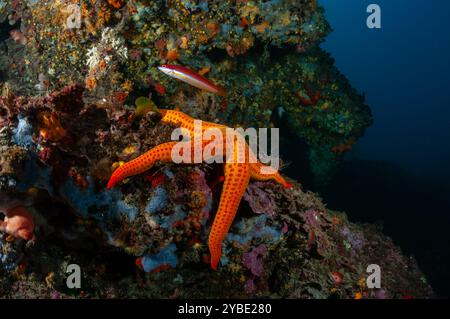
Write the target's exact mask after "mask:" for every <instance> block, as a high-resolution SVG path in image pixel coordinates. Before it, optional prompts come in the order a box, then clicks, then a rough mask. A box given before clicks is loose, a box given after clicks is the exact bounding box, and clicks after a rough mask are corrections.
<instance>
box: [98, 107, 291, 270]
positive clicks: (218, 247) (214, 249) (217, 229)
mask: <svg viewBox="0 0 450 319" xmlns="http://www.w3.org/2000/svg"><path fill="white" fill-rule="evenodd" d="M158 111H159V112H160V113H161V115H162V119H161V120H162V122H163V123H167V124H173V125H176V126H178V127H180V128H184V129H186V130H187V131H189V133H190V135H191V137H195V136H196V134H203V133H204V132H205V130H207V129H210V128H216V129H219V130H224V129H226V128H227V127H226V126H225V125H220V124H216V123H211V122H202V128H201V132H200V131H199V132H197V131H195V130H194V119H193V118H192V117H190V116H188V115H186V114H185V113H183V112H180V111H176V110H158ZM202 136H203V135H202ZM178 143H192V142H191V141H187V142H168V143H163V144H160V145H158V146H156V147H154V148H152V149H151V150H149V151H147V152H146V153H144V154H142V155H141V156H139V157H137V158H136V159H134V160H132V161H130V162H128V163H125V164H124V165H122V166H120V167H119V168H118V169H117V170H116V171H114V173H113V174H112V176H111V178H110V180H109V182H108V186H107V187H108V188H112V187H114V186H115V185H116V184H118V183H119V182H121V181H122V180H124V179H126V178H128V177H130V176H133V175H137V174H141V173H143V172H145V171H147V170H148V169H150V168H151V167H152V166H153V165H154V164H155V163H156V162H157V161H159V162H171V161H172V148H173V147H174V146H175V145H176V144H178ZM211 143H212V141H211V140H209V141H205V140H202V141H201V146H202V147H201V149H202V150H203V149H204V148H205V146H207V145H211ZM227 143H233V144H234V159H227V161H226V162H225V169H224V171H225V179H224V185H223V190H222V195H221V197H220V203H219V209H218V211H217V214H216V217H215V219H214V222H213V225H212V227H211V232H210V234H209V240H208V246H209V251H210V253H211V268H213V269H214V270H216V269H217V265H218V263H219V260H220V256H221V254H222V242H223V240H224V239H225V237H226V235H227V233H228V230H229V229H230V227H231V224H232V222H233V220H234V217H235V215H236V212H237V210H238V207H239V203H240V202H241V198H242V196H243V195H244V192H245V189H246V188H247V185H248V183H249V181H250V178H253V179H256V180H260V181H267V180H274V181H276V182H277V183H279V184H281V185H283V186H284V187H286V188H288V187H292V185H291V184H289V183H288V182H286V181H285V180H284V178H283V177H282V176H281V175H280V174H279V173H278V172H275V173H270V174H265V173H263V170H262V168H264V166H265V165H264V164H262V163H261V162H259V161H256V162H255V161H250V160H249V159H250V156H254V155H253V153H252V152H251V150H250V149H249V147H248V145H247V143H238V140H237V138H234V140H233V141H230V140H226V141H225V142H224V143H223V144H224V147H226V146H227ZM191 150H192V152H191V158H192V157H193V156H194V148H191ZM239 152H241V153H239ZM238 154H245V160H244V161H241V162H239V161H237V156H238ZM204 160H205V159H204Z"/></svg>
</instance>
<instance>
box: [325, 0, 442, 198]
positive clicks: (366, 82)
mask: <svg viewBox="0 0 450 319" xmlns="http://www.w3.org/2000/svg"><path fill="white" fill-rule="evenodd" d="M319 3H320V4H322V5H323V6H324V7H325V9H326V16H327V19H328V21H329V23H330V24H331V26H332V28H333V29H334V32H333V33H332V34H331V35H330V36H329V37H328V38H327V40H326V42H325V43H324V44H323V45H322V47H323V48H325V49H326V50H327V51H329V52H331V53H332V55H333V57H334V58H335V59H336V64H337V67H338V68H339V69H340V70H341V71H342V72H343V73H344V74H345V75H346V76H347V77H348V78H349V80H350V82H351V83H352V85H353V86H354V87H355V88H357V89H358V91H359V92H364V93H365V95H366V98H367V103H368V104H369V105H370V107H371V109H372V111H373V114H374V120H375V122H374V124H373V126H372V127H371V128H370V129H368V131H367V133H366V136H365V137H364V138H363V139H362V140H361V141H360V142H359V143H358V144H357V146H356V147H355V149H354V151H353V152H354V154H353V155H357V156H358V157H360V158H363V159H371V160H383V161H392V162H395V163H397V164H400V165H401V166H402V167H404V168H407V169H411V170H413V171H414V172H415V173H417V174H420V175H426V176H432V177H433V178H435V179H441V180H442V181H444V182H447V183H448V180H449V178H450V1H449V0H319ZM371 3H376V4H378V5H380V6H381V9H382V28H381V29H379V30H377V29H372V30H371V29H368V28H367V26H366V19H367V17H368V15H369V14H368V13H366V8H367V6H368V5H369V4H371ZM447 185H448V184H447ZM449 196H450V194H449Z"/></svg>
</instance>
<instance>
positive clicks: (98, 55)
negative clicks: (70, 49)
mask: <svg viewBox="0 0 450 319" xmlns="http://www.w3.org/2000/svg"><path fill="white" fill-rule="evenodd" d="M86 56H87V61H86V64H87V65H88V66H89V70H90V71H94V70H96V69H97V68H98V65H99V63H100V61H102V60H103V61H105V62H106V65H107V66H109V65H110V63H111V62H112V61H113V58H114V57H117V58H118V59H119V60H125V59H127V58H128V49H127V47H126V46H125V40H124V39H123V38H122V37H119V36H117V31H116V30H115V29H112V28H109V27H108V28H105V29H104V30H103V32H102V37H101V39H100V42H99V43H98V44H96V45H94V46H92V47H91V48H90V49H89V50H88V51H87V53H86Z"/></svg>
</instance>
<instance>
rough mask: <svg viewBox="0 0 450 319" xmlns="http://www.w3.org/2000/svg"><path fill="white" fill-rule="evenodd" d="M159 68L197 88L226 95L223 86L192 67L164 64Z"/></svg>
mask: <svg viewBox="0 0 450 319" xmlns="http://www.w3.org/2000/svg"><path fill="white" fill-rule="evenodd" d="M158 69H159V70H160V71H161V72H163V73H165V74H167V75H168V76H171V77H173V78H175V79H178V80H180V81H183V82H185V83H188V84H190V85H192V86H195V87H196V88H199V89H201V90H205V91H208V92H211V93H214V94H218V95H222V96H225V95H226V92H225V90H224V89H222V88H221V87H219V86H217V85H215V84H214V83H212V82H211V81H210V80H208V79H207V78H205V77H204V76H201V75H200V74H198V73H196V72H194V71H192V70H191V69H189V68H187V67H184V66H179V65H169V64H164V65H161V66H159V67H158Z"/></svg>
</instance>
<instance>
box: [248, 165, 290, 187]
mask: <svg viewBox="0 0 450 319" xmlns="http://www.w3.org/2000/svg"><path fill="white" fill-rule="evenodd" d="M264 166H265V165H264V164H262V163H260V162H257V163H252V164H250V174H251V178H253V179H256V180H258V181H269V180H273V181H275V182H277V183H278V184H281V185H283V186H284V187H285V188H290V187H292V184H290V183H288V182H286V180H285V179H284V178H283V177H282V176H281V174H280V173H279V172H276V173H271V174H264V173H263V172H262V168H264Z"/></svg>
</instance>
